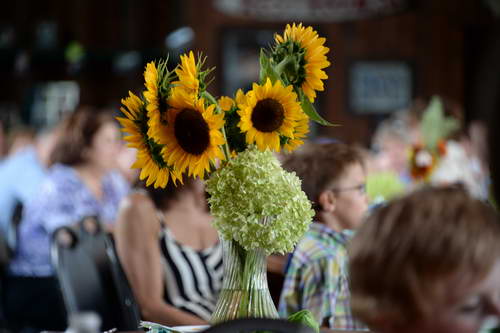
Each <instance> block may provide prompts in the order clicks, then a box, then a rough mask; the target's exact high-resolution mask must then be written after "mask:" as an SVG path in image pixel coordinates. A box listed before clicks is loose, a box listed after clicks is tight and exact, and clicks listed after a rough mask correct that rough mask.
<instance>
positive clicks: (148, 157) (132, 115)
mask: <svg viewBox="0 0 500 333" xmlns="http://www.w3.org/2000/svg"><path fill="white" fill-rule="evenodd" d="M121 102H122V104H123V105H124V107H122V108H120V110H121V111H122V113H123V114H124V115H125V117H117V118H116V119H117V120H118V121H119V122H120V124H121V125H122V126H123V128H122V129H121V130H122V131H123V132H125V133H127V134H128V135H126V136H125V137H124V139H125V141H126V142H127V146H129V147H132V148H135V149H137V155H136V161H135V162H134V164H133V165H132V168H133V169H141V173H140V176H139V178H140V179H141V180H143V179H146V178H147V180H146V185H147V186H149V185H151V184H154V187H155V188H156V187H158V186H160V187H165V186H166V185H167V183H168V181H169V179H172V181H174V182H176V181H177V180H182V178H181V177H180V174H179V173H178V172H175V171H173V169H172V168H171V167H168V166H167V165H166V163H163V161H156V160H155V159H154V158H153V156H152V153H151V151H150V146H149V144H148V142H147V141H146V140H147V139H146V133H145V132H146V131H147V115H146V111H145V105H144V102H143V101H142V100H141V99H140V98H139V97H137V96H136V95H134V94H133V93H132V92H129V97H127V98H124V99H122V101H121Z"/></svg>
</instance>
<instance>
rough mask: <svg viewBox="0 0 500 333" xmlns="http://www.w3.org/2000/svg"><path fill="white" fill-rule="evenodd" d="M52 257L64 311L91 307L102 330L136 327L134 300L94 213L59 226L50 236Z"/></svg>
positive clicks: (112, 249) (131, 328)
mask: <svg viewBox="0 0 500 333" xmlns="http://www.w3.org/2000/svg"><path fill="white" fill-rule="evenodd" d="M52 239H53V241H52V260H53V263H54V267H55V268H56V272H57V276H58V279H59V283H60V285H61V290H62V294H63V298H64V302H65V304H66V308H67V312H68V314H72V313H78V312H85V311H93V312H96V313H97V314H98V315H99V316H100V317H101V320H102V327H101V328H102V330H109V329H112V328H117V329H118V330H119V331H132V330H137V327H138V325H139V321H140V316H139V310H138V307H137V303H136V302H135V299H134V297H133V294H132V291H131V289H130V286H129V285H128V281H127V279H126V276H125V274H123V270H121V267H120V266H119V262H118V259H117V257H116V253H115V251H114V247H113V246H112V242H111V241H110V240H109V237H108V235H107V234H106V233H105V232H104V230H103V229H102V227H101V224H100V223H99V221H98V220H97V218H95V217H89V218H85V219H83V220H82V221H81V222H80V223H79V224H78V225H77V226H76V228H75V227H67V226H65V227H61V228H59V229H57V230H56V231H55V232H54V234H53V237H52Z"/></svg>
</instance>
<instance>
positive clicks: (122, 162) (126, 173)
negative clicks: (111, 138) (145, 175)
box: [116, 144, 139, 185]
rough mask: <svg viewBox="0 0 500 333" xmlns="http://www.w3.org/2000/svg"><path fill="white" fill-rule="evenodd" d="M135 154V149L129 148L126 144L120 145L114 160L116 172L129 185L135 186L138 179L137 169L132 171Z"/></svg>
mask: <svg viewBox="0 0 500 333" xmlns="http://www.w3.org/2000/svg"><path fill="white" fill-rule="evenodd" d="M136 154H137V150H136V149H135V148H130V147H127V146H126V144H122V145H121V147H120V149H119V153H118V158H117V160H116V162H117V167H118V170H119V171H120V172H121V174H122V176H123V177H124V178H125V179H126V180H127V182H128V183H129V184H130V185H133V184H135V183H136V182H137V179H138V178H139V169H132V164H134V162H135V158H136Z"/></svg>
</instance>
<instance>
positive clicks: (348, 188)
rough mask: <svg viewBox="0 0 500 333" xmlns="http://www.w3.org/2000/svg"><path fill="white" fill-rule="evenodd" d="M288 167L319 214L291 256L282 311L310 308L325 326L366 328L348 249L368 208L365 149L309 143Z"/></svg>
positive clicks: (283, 313) (293, 155) (339, 144)
mask: <svg viewBox="0 0 500 333" xmlns="http://www.w3.org/2000/svg"><path fill="white" fill-rule="evenodd" d="M283 167H284V168H285V169H286V170H288V171H293V172H295V173H296V174H297V176H298V177H299V178H301V179H302V189H303V190H304V192H305V193H306V194H307V196H308V198H309V200H311V201H312V203H313V208H314V209H315V211H316V216H315V222H314V223H313V224H312V225H311V227H310V229H309V231H308V232H307V233H306V235H305V236H304V238H303V239H302V240H301V241H300V242H299V244H297V247H296V248H295V251H294V253H293V254H292V256H291V259H290V261H289V265H288V269H287V271H286V276H285V282H284V285H283V290H282V293H281V297H280V303H279V312H280V315H281V316H283V317H286V316H288V315H290V314H292V313H294V312H296V311H299V310H303V309H307V310H310V311H311V312H312V314H313V315H314V317H315V319H316V320H317V321H318V322H319V323H320V324H321V326H323V327H328V328H330V329H337V330H365V329H366V327H365V325H364V324H363V323H361V322H359V321H358V320H357V319H355V318H354V317H353V315H352V312H351V306H350V291H349V283H348V274H347V267H348V265H347V252H346V246H347V243H348V241H349V240H350V238H351V237H352V236H353V230H355V229H357V228H358V227H359V226H360V225H361V223H362V221H363V218H364V215H365V213H366V211H367V208H368V199H367V196H366V192H365V190H366V181H365V178H366V172H365V166H364V159H363V155H362V154H361V152H360V151H359V150H358V149H357V148H354V147H352V146H349V145H346V144H343V143H329V144H308V145H306V146H305V147H304V148H302V149H301V150H299V151H297V152H295V153H293V154H291V155H290V157H289V158H288V159H286V160H285V161H284V163H283Z"/></svg>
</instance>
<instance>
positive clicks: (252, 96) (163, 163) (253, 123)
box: [118, 24, 330, 253]
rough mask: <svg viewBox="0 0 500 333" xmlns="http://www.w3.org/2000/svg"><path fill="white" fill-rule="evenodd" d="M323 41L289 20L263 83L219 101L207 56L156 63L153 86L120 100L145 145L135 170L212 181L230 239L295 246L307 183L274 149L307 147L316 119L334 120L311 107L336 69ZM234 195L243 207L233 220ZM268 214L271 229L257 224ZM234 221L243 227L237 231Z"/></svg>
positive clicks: (139, 144) (135, 140)
mask: <svg viewBox="0 0 500 333" xmlns="http://www.w3.org/2000/svg"><path fill="white" fill-rule="evenodd" d="M324 44H325V38H321V37H319V36H318V34H317V32H316V31H314V30H313V29H312V27H304V26H303V25H302V24H292V25H287V26H286V29H285V31H284V33H283V34H282V35H279V34H276V35H275V44H274V45H273V46H272V47H270V49H269V50H261V55H260V59H259V60H260V64H261V71H260V82H256V83H254V84H253V86H252V89H251V90H250V91H247V92H244V91H242V90H241V89H240V90H238V91H237V92H236V93H235V95H234V97H233V98H231V97H228V96H222V97H220V98H219V99H218V100H217V99H216V98H214V97H213V96H212V95H211V94H210V93H209V92H208V91H207V87H208V85H209V83H210V79H209V76H210V73H211V72H212V69H206V68H204V64H205V60H206V58H205V57H203V56H202V55H198V56H197V57H195V56H194V54H193V52H192V51H191V52H189V53H188V54H184V55H181V56H180V63H179V64H178V65H177V66H176V67H175V68H174V69H173V70H170V69H169V67H168V58H167V59H162V60H158V61H154V62H150V63H148V64H147V65H146V69H145V72H144V80H145V83H144V85H145V90H144V91H143V92H142V93H141V94H140V95H135V94H134V93H132V92H129V96H128V97H126V98H124V99H122V104H123V107H122V108H121V111H122V113H123V115H124V117H119V118H118V120H119V122H120V123H121V125H122V126H123V128H122V130H123V131H124V132H125V133H127V135H126V136H125V140H126V141H127V142H128V145H129V146H130V147H133V148H136V149H137V159H136V162H135V163H134V164H133V166H132V168H137V169H140V179H141V180H146V185H147V186H150V185H152V186H154V187H164V186H165V185H166V184H167V183H168V182H169V181H172V182H174V183H177V182H182V177H183V175H187V176H189V177H199V178H201V179H205V178H207V177H209V178H210V180H209V181H208V183H207V185H208V187H207V190H208V192H209V193H210V194H211V199H210V203H211V207H212V213H213V215H214V216H215V222H214V226H215V227H216V228H217V229H218V230H219V231H220V232H221V234H222V235H223V236H224V237H226V238H230V237H233V238H235V239H236V240H237V241H239V242H241V244H242V245H243V246H245V248H250V247H252V246H258V247H263V246H265V247H266V248H267V249H268V251H267V252H269V253H270V252H274V251H277V252H286V251H290V250H291V249H292V247H293V245H294V243H295V242H296V241H297V240H298V237H297V235H302V234H303V233H304V231H305V230H306V228H307V225H308V223H309V222H310V220H311V218H312V214H313V213H312V210H311V207H310V203H309V202H308V201H307V198H306V197H305V195H304V194H303V193H302V192H301V190H300V181H299V180H298V179H296V177H295V178H294V175H291V174H288V173H286V172H285V171H284V170H283V169H281V166H280V165H279V162H278V161H277V160H276V159H275V157H274V156H273V155H272V154H271V152H280V151H282V150H285V151H288V152H289V151H293V150H294V149H296V148H297V147H299V146H300V145H301V144H303V142H304V139H305V138H306V136H307V133H308V132H309V120H310V119H312V120H314V121H317V122H318V123H320V124H324V125H329V123H328V122H327V121H326V120H324V119H323V118H321V117H320V116H319V114H318V113H317V112H316V111H315V109H314V107H313V104H312V103H313V102H314V100H315V98H316V92H317V91H322V90H323V89H324V86H323V80H324V79H326V78H327V75H326V73H325V72H324V69H325V68H326V67H328V66H329V65H330V63H329V61H328V60H327V58H326V54H327V53H328V51H329V49H328V48H327V47H325V46H324ZM240 154H241V156H240ZM264 165H265V167H264ZM259 182H260V183H259ZM238 190H239V191H240V192H237V191H238ZM229 191H231V192H229ZM227 196H231V197H232V198H234V199H233V200H229V198H228V197H227ZM226 197H227V198H226ZM223 198H224V199H223ZM271 199H274V202H275V203H276V204H275V207H272V205H271V203H272V202H273V200H271ZM230 201H231V202H232V203H233V204H235V205H236V202H237V203H238V205H239V206H238V211H239V212H244V213H242V214H241V215H240V216H239V217H237V216H234V208H235V207H232V206H231V207H230V204H229V202H230ZM252 209H253V210H254V211H253V212H251V211H250V210H252ZM244 214H246V215H244ZM243 217H245V218H243ZM264 217H268V218H269V220H268V222H267V223H266V228H265V229H264V226H263V225H261V226H260V228H259V227H258V224H259V222H256V221H257V220H262V219H263V218H264ZM250 221H253V222H250ZM236 223H241V226H245V227H244V228H243V230H241V229H240V232H238V233H236V232H235V230H234V228H235V224H236ZM252 223H253V224H252ZM279 226H282V228H281V229H280V228H279ZM264 230H267V231H264ZM280 230H281V231H280ZM266 233H267V236H268V237H269V238H268V239H267V240H266V241H264V238H262V236H263V235H264V234H266ZM294 236H295V237H294ZM257 239H259V240H260V241H256V240H257ZM252 240H253V241H252ZM281 243H283V244H282V245H283V246H281V247H280V246H277V244H281Z"/></svg>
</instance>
